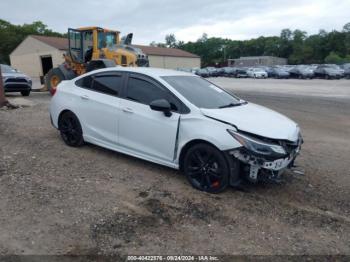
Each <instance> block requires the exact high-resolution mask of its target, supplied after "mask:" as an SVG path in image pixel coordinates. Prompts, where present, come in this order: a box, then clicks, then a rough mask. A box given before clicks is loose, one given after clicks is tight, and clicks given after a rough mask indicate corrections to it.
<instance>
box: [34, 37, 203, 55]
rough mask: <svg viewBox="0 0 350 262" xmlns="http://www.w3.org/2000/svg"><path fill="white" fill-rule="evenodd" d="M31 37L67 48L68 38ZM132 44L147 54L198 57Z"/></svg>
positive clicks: (170, 49)
mask: <svg viewBox="0 0 350 262" xmlns="http://www.w3.org/2000/svg"><path fill="white" fill-rule="evenodd" d="M31 37H33V38H35V39H37V40H39V41H41V42H43V43H45V44H47V45H49V46H52V47H54V48H56V49H59V50H67V49H68V40H67V39H66V38H62V37H54V36H41V35H31ZM134 46H135V47H138V48H140V49H141V50H142V51H143V52H144V53H145V54H147V55H156V56H174V57H189V58H199V56H197V55H195V54H192V53H190V52H187V51H184V50H181V49H177V48H166V47H156V46H146V45H134Z"/></svg>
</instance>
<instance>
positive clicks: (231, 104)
mask: <svg viewBox="0 0 350 262" xmlns="http://www.w3.org/2000/svg"><path fill="white" fill-rule="evenodd" d="M246 103H247V102H245V101H244V102H240V103H229V104H227V105H223V106H219V108H227V107H235V106H241V105H245V104H246Z"/></svg>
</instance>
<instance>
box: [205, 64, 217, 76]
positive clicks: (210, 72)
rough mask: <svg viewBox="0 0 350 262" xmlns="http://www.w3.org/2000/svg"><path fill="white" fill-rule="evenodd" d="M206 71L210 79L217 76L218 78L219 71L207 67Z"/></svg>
mask: <svg viewBox="0 0 350 262" xmlns="http://www.w3.org/2000/svg"><path fill="white" fill-rule="evenodd" d="M206 69H207V70H208V72H209V76H210V77H217V76H219V71H218V69H217V68H215V67H211V66H208V67H206Z"/></svg>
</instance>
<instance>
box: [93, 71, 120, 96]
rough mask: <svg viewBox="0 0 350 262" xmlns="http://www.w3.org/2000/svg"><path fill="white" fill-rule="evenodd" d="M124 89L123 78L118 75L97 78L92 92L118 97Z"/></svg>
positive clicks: (94, 79)
mask: <svg viewBox="0 0 350 262" xmlns="http://www.w3.org/2000/svg"><path fill="white" fill-rule="evenodd" d="M121 88H122V77H121V76H117V75H113V76H112V75H108V76H95V77H94V78H93V82H92V90H94V91H97V92H101V93H105V94H108V95H114V96H118V95H119V92H120V90H121Z"/></svg>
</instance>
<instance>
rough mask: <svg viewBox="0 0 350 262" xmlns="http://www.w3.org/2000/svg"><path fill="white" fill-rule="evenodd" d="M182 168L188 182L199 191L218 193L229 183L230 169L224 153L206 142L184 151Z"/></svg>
mask: <svg viewBox="0 0 350 262" xmlns="http://www.w3.org/2000/svg"><path fill="white" fill-rule="evenodd" d="M183 170H184V173H185V175H186V177H187V179H188V181H189V182H190V184H191V185H192V186H193V187H194V188H196V189H198V190H200V191H205V192H208V193H219V192H222V191H224V190H225V189H226V187H227V186H228V184H229V176H230V171H229V170H230V169H229V164H228V163H227V160H226V158H225V156H224V154H223V153H222V152H221V151H220V150H218V149H217V148H215V147H214V146H211V145H209V144H206V143H199V144H196V145H194V146H192V147H191V148H190V149H189V150H188V151H187V152H186V154H185V157H184V162H183Z"/></svg>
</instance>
